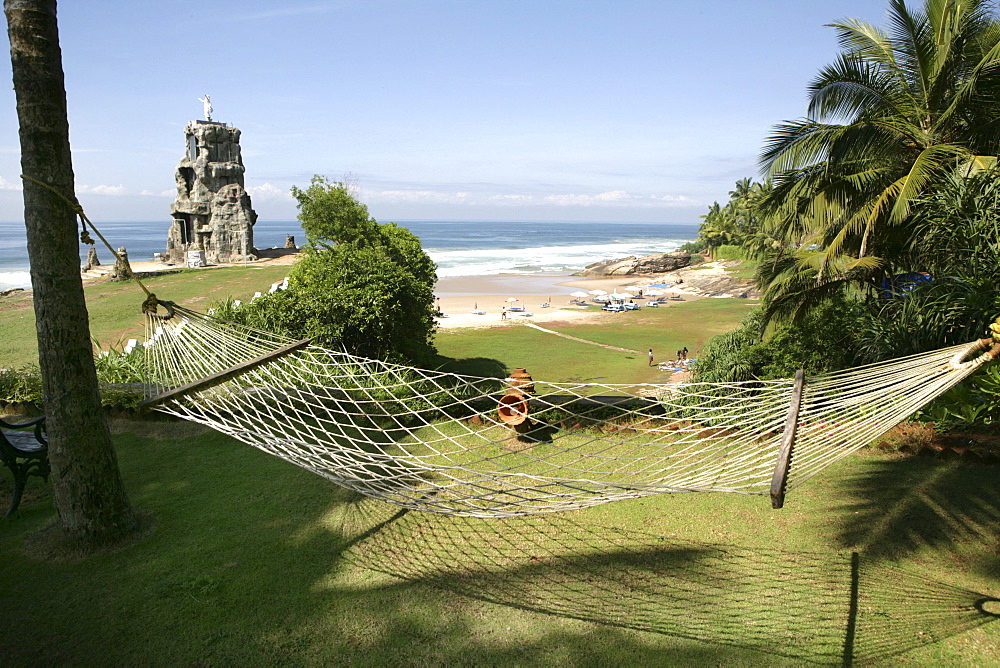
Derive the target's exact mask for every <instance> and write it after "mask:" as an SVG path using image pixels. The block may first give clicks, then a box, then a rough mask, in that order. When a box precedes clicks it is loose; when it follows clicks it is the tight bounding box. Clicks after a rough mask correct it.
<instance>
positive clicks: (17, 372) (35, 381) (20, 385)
mask: <svg viewBox="0 0 1000 668" xmlns="http://www.w3.org/2000/svg"><path fill="white" fill-rule="evenodd" d="M43 398H44V394H43V393H42V375H41V373H40V372H39V370H38V366H37V365H34V364H28V365H25V366H23V367H21V368H20V369H0V401H5V402H8V403H34V404H41V403H42V400H43Z"/></svg>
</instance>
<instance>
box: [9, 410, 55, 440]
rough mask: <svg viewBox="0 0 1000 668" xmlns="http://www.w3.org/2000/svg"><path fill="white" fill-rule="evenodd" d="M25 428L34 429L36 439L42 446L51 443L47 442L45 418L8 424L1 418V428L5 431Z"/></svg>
mask: <svg viewBox="0 0 1000 668" xmlns="http://www.w3.org/2000/svg"><path fill="white" fill-rule="evenodd" d="M25 427H34V428H35V429H34V432H35V438H36V439H37V440H38V442H39V443H41V444H42V445H48V444H49V442H48V441H47V440H45V416H44V415H42V416H41V417H36V418H32V419H30V420H28V421H27V422H8V421H7V420H4V419H3V418H0V428H3V429H24V428H25Z"/></svg>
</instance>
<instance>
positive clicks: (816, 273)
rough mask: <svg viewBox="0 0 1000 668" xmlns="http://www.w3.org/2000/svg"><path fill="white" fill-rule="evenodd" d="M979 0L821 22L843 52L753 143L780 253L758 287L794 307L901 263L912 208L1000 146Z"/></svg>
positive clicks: (987, 19) (936, 0) (987, 30)
mask: <svg viewBox="0 0 1000 668" xmlns="http://www.w3.org/2000/svg"><path fill="white" fill-rule="evenodd" d="M994 4H995V3H991V2H986V1H985V0H964V1H961V2H959V1H956V0H924V2H923V4H922V7H921V8H919V9H912V10H911V9H910V8H908V7H907V6H906V4H905V3H904V2H903V0H890V2H889V8H888V12H887V21H886V24H887V25H886V27H885V28H879V27H877V26H874V25H871V24H868V23H865V22H863V21H859V20H856V19H844V20H841V21H838V22H835V23H833V24H831V27H833V28H834V29H835V30H836V31H837V36H838V39H839V42H840V45H841V53H840V55H839V56H838V57H837V59H836V60H835V61H834V62H833V63H832V64H831V65H829V66H827V67H825V68H823V69H822V70H821V71H820V72H819V74H818V75H817V76H816V78H815V79H814V80H813V82H812V83H811V84H810V86H809V99H810V103H809V109H808V116H807V117H805V118H802V119H799V120H794V121H786V122H784V123H782V124H780V125H778V126H777V127H776V128H775V130H774V131H773V132H772V134H771V136H770V137H769V138H768V140H767V143H766V145H765V147H764V150H763V152H762V153H761V158H760V161H761V165H762V167H763V168H764V169H765V170H766V172H767V174H768V176H769V177H770V178H771V179H773V184H774V187H773V189H772V190H771V192H770V193H769V194H768V196H767V198H766V200H765V202H764V212H765V214H766V215H767V218H768V225H769V227H770V231H771V233H772V235H773V236H775V237H777V238H780V239H782V240H783V242H784V243H783V245H782V246H783V253H784V254H785V256H786V257H784V258H783V259H782V260H781V261H779V262H777V263H774V266H773V268H774V269H775V271H773V272H772V273H771V274H770V275H769V276H765V280H764V283H765V285H764V286H762V287H764V288H765V291H766V292H765V294H766V295H767V296H768V297H769V304H768V313H769V314H775V313H779V314H780V313H785V314H787V313H790V312H794V311H796V310H798V309H799V308H800V307H801V306H803V305H808V304H809V303H810V302H812V303H815V299H813V297H814V295H810V294H809V293H810V292H812V291H815V290H819V291H820V292H821V293H823V292H829V291H830V290H831V289H837V286H838V284H839V285H844V284H848V283H852V284H855V285H863V284H869V285H871V284H873V283H874V282H875V281H876V280H877V279H878V278H879V277H880V276H883V275H886V274H891V273H893V272H896V271H900V270H903V271H906V270H909V267H908V266H907V265H909V264H910V263H911V260H912V256H911V255H910V251H911V250H912V249H913V247H914V244H919V240H918V239H917V235H918V229H917V227H915V226H914V225H913V220H914V218H913V215H912V214H913V212H914V210H915V207H917V206H919V204H920V202H921V200H922V198H923V197H924V195H925V194H926V193H927V192H929V191H930V190H932V189H933V188H934V187H936V185H937V184H939V183H941V182H942V181H943V180H946V179H948V178H950V177H952V176H953V175H955V174H964V175H969V174H972V173H975V172H976V171H978V170H980V169H983V168H988V167H990V166H992V165H993V164H995V162H996V155H997V152H998V148H1000V23H998V21H997V19H996V17H995V15H994V14H993V8H994Z"/></svg>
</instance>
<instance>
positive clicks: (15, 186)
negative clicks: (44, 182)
mask: <svg viewBox="0 0 1000 668" xmlns="http://www.w3.org/2000/svg"><path fill="white" fill-rule="evenodd" d="M23 189H24V188H23V187H22V186H21V179H18V180H17V181H13V182H11V181H8V180H7V179H5V178H4V177H2V176H0V190H23Z"/></svg>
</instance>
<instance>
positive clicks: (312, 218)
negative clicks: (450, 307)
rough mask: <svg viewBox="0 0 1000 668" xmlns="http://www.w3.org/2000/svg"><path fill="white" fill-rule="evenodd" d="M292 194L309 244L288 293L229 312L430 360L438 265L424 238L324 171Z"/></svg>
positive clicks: (323, 339)
mask: <svg viewBox="0 0 1000 668" xmlns="http://www.w3.org/2000/svg"><path fill="white" fill-rule="evenodd" d="M292 194H293V195H294V196H295V199H296V200H298V206H299V220H300V221H301V223H302V229H303V230H304V231H305V233H306V237H307V239H308V243H307V244H306V246H305V247H304V249H303V257H302V259H300V260H299V262H298V263H296V265H295V266H294V268H293V269H292V272H291V274H290V275H289V288H288V290H284V291H281V292H276V293H274V294H272V295H268V296H266V297H263V298H261V299H257V300H255V301H254V303H253V304H252V305H249V306H246V307H241V308H240V309H233V310H230V311H228V312H227V313H226V314H225V315H226V316H227V317H232V318H235V319H238V320H240V321H242V322H245V323H247V324H251V325H254V326H258V327H261V328H264V329H269V330H272V331H276V332H278V333H284V334H287V335H290V336H295V337H309V338H312V339H314V340H315V341H316V342H318V343H321V344H324V345H327V346H334V347H339V348H343V349H345V350H347V351H349V352H352V353H354V354H358V355H363V356H366V357H373V358H377V359H383V360H395V361H412V362H423V361H427V360H428V359H429V358H430V357H431V356H432V355H433V353H434V346H433V344H432V341H431V339H432V336H433V333H434V312H435V309H434V283H435V281H436V280H437V275H436V271H437V267H436V266H435V264H434V262H432V261H431V259H430V258H429V257H428V256H427V254H426V253H425V252H424V251H423V249H422V248H421V246H420V240H419V239H417V237H416V236H414V235H413V234H412V233H410V232H409V230H406V229H405V228H402V227H398V226H397V225H396V224H394V223H385V224H380V223H378V222H376V221H375V219H374V218H372V217H371V216H370V215H369V213H368V208H367V207H366V206H365V205H364V204H362V203H361V202H359V201H358V200H357V199H356V198H354V197H353V196H352V195H351V193H350V192H349V191H348V189H347V187H345V186H344V184H343V183H339V182H330V181H328V180H327V179H326V178H325V177H322V176H316V177H313V180H312V183H311V184H310V185H309V187H308V188H306V189H305V190H302V189H299V188H293V189H292Z"/></svg>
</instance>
